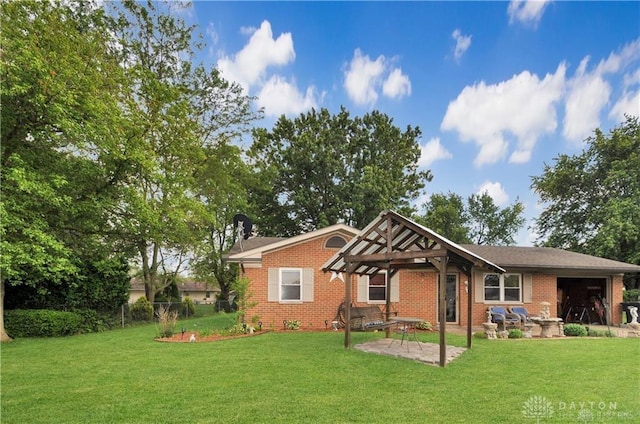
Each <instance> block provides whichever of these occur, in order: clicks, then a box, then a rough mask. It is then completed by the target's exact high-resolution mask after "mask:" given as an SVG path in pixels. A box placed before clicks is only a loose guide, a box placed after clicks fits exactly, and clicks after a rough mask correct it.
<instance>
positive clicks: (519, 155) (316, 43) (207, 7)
mask: <svg viewBox="0 0 640 424" xmlns="http://www.w3.org/2000/svg"><path fill="white" fill-rule="evenodd" d="M182 13H183V14H184V16H185V18H186V20H187V21H189V22H195V23H197V24H198V25H199V27H200V30H201V31H202V32H203V35H204V38H205V41H206V43H207V45H208V46H207V49H206V50H205V51H204V53H203V56H202V57H200V58H199V59H200V60H202V61H204V62H206V63H208V64H209V65H210V66H215V67H218V68H219V69H220V70H221V71H222V73H223V76H224V77H225V78H227V79H229V80H233V81H236V82H238V83H239V84H241V85H242V86H243V87H244V89H245V90H246V91H247V93H248V94H250V95H252V96H257V100H256V106H257V107H263V108H264V110H265V117H264V119H263V120H261V121H259V122H256V123H255V124H256V125H257V126H261V127H265V128H271V127H272V125H273V123H274V122H275V120H276V119H277V117H278V116H280V115H281V114H285V115H287V116H288V117H290V118H294V117H295V116H297V115H298V114H300V113H305V112H307V111H308V110H310V109H311V108H312V107H314V108H322V107H324V108H327V109H328V110H329V111H331V112H333V113H336V112H337V111H339V108H340V106H341V105H343V106H345V107H346V108H347V110H349V112H350V113H351V114H352V116H356V115H358V116H360V115H363V114H365V113H367V112H370V111H372V110H380V111H381V112H383V113H386V114H387V115H389V116H390V117H392V118H393V119H394V122H395V124H396V125H397V126H399V127H400V128H405V127H406V126H407V125H411V126H414V127H415V126H418V127H420V129H421V130H422V134H423V135H422V140H420V144H421V147H422V157H421V162H420V164H421V167H423V168H425V169H431V171H432V173H433V175H434V179H433V181H432V182H431V183H428V184H427V187H426V192H425V197H424V198H423V200H422V202H423V201H424V200H425V199H427V198H428V196H429V195H430V194H432V193H446V192H449V191H451V192H454V193H457V194H459V195H461V196H463V197H467V196H469V195H470V194H473V193H479V192H482V191H487V192H488V193H489V194H490V195H491V196H492V197H493V198H494V200H495V202H496V203H497V204H498V205H500V206H503V207H504V206H508V205H510V204H512V203H513V202H515V201H516V199H519V200H520V201H521V202H523V203H524V205H525V215H526V217H527V219H528V222H527V226H529V225H530V224H531V219H532V218H534V217H536V216H537V215H538V214H539V212H540V208H541V206H540V205H539V204H538V198H537V196H536V195H535V193H533V192H532V191H531V189H530V185H531V176H533V175H540V174H541V173H542V170H543V166H544V164H545V163H547V164H552V163H553V158H554V157H556V156H557V155H558V154H560V153H567V154H576V153H579V152H580V151H581V150H582V148H583V147H584V145H585V144H584V141H583V140H584V139H585V138H586V137H588V136H590V135H591V134H592V133H593V130H594V128H596V127H599V128H601V129H603V130H604V131H605V132H608V131H609V129H611V128H613V127H614V126H616V125H619V124H620V123H621V122H622V121H623V119H624V118H623V114H624V113H627V114H632V115H636V116H637V115H639V114H640V110H639V109H640V3H638V2H566V1H550V2H543V1H534V2H519V1H517V2H406V3H405V2H206V1H199V2H198V1H196V2H195V3H194V4H193V6H192V7H191V8H190V9H188V10H186V11H182ZM535 238H536V235H535V234H534V233H533V232H532V231H531V230H530V229H528V228H525V229H523V230H522V231H521V233H520V234H519V235H518V237H517V242H518V244H520V245H529V244H532V243H533V242H534V241H535Z"/></svg>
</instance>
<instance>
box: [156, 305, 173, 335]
mask: <svg viewBox="0 0 640 424" xmlns="http://www.w3.org/2000/svg"><path fill="white" fill-rule="evenodd" d="M156 315H157V316H158V326H159V334H158V337H171V336H173V333H174V330H175V329H176V321H177V320H178V312H177V311H171V310H170V309H169V308H168V307H166V306H163V305H160V306H159V307H158V312H156Z"/></svg>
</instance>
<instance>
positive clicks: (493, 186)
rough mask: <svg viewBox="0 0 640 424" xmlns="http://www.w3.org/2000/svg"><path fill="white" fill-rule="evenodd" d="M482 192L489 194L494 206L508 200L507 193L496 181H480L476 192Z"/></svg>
mask: <svg viewBox="0 0 640 424" xmlns="http://www.w3.org/2000/svg"><path fill="white" fill-rule="evenodd" d="M483 193H487V194H488V195H489V196H491V198H492V199H493V201H494V202H495V204H496V206H502V205H504V204H506V203H507V202H508V201H509V195H508V194H507V192H506V191H504V188H503V187H502V184H500V183H498V182H491V181H485V182H484V183H482V184H481V185H480V188H479V189H478V191H477V193H476V194H483Z"/></svg>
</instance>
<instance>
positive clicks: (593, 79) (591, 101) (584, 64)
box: [562, 38, 640, 142]
mask: <svg viewBox="0 0 640 424" xmlns="http://www.w3.org/2000/svg"><path fill="white" fill-rule="evenodd" d="M589 60H590V58H589V56H586V57H585V58H583V59H582V61H581V62H580V65H579V66H578V68H577V70H576V72H575V74H574V76H573V77H572V78H571V79H569V81H568V82H567V88H568V90H567V95H566V102H565V117H564V120H563V130H562V134H563V136H564V137H565V138H566V139H567V140H569V141H573V142H580V141H582V140H584V139H585V138H587V137H589V136H590V135H591V134H592V133H593V130H594V129H596V128H598V127H600V114H601V112H602V110H603V109H604V108H605V107H606V106H607V105H608V104H609V101H610V97H611V94H612V88H611V84H610V83H609V81H607V79H606V77H607V76H608V75H609V74H616V73H619V72H620V71H622V70H623V69H625V68H627V67H628V66H630V65H631V64H633V63H635V62H637V61H638V60H640V38H639V39H637V40H635V41H633V42H630V43H628V44H627V45H625V46H624V47H623V48H622V49H620V50H619V51H618V52H612V53H611V54H610V55H609V57H607V58H606V59H603V60H601V61H600V62H599V63H598V64H597V65H596V66H595V68H593V69H592V70H591V71H590V70H589V69H588V65H589ZM636 73H637V70H633V71H632V74H628V75H625V77H624V80H623V81H624V84H625V86H624V92H623V93H622V95H621V97H620V98H619V99H618V100H617V101H616V103H615V104H614V105H613V107H612V108H611V110H610V111H609V116H610V117H617V118H620V117H623V114H624V113H625V112H632V113H634V114H636V115H637V114H638V108H639V106H638V102H637V98H638V93H637V92H636V91H637V90H634V89H632V88H630V87H632V85H633V80H634V75H636ZM635 78H636V81H637V78H638V77H637V76H636V77H635ZM634 101H635V107H634V104H633V102H634Z"/></svg>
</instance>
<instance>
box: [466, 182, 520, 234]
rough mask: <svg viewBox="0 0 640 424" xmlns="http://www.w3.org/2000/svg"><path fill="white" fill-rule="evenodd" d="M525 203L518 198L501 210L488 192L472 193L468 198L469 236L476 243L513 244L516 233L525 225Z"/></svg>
mask: <svg viewBox="0 0 640 424" xmlns="http://www.w3.org/2000/svg"><path fill="white" fill-rule="evenodd" d="M523 212H524V205H523V204H522V203H520V202H519V201H517V200H516V203H514V204H513V205H512V206H507V207H506V208H504V209H502V210H500V208H499V207H498V206H497V205H496V204H495V203H494V201H493V198H492V197H491V196H489V194H488V193H486V192H484V193H481V194H472V195H471V196H469V199H468V209H467V213H468V216H469V227H470V230H469V238H470V239H471V242H472V243H474V244H486V245H497V246H499V245H511V244H514V243H515V239H514V234H516V233H517V231H518V230H519V229H520V228H521V227H522V225H524V223H525V219H524V218H523V217H522V213H523Z"/></svg>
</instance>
